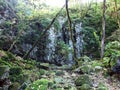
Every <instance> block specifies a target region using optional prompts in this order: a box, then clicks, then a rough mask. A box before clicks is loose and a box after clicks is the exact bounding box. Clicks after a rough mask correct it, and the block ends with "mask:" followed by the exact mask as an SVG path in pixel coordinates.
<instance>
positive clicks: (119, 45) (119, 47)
mask: <svg viewBox="0 0 120 90" xmlns="http://www.w3.org/2000/svg"><path fill="white" fill-rule="evenodd" d="M118 56H120V42H118V41H113V42H109V43H108V44H107V45H106V46H105V57H104V58H103V65H104V66H106V67H108V66H109V65H111V66H114V65H115V63H116V60H117V57H118Z"/></svg>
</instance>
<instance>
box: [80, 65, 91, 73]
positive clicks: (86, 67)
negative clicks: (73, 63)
mask: <svg viewBox="0 0 120 90" xmlns="http://www.w3.org/2000/svg"><path fill="white" fill-rule="evenodd" d="M80 69H81V70H82V72H83V73H87V74H90V73H91V72H93V68H92V66H91V65H84V66H82V67H81V68H80Z"/></svg>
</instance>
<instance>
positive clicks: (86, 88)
mask: <svg viewBox="0 0 120 90" xmlns="http://www.w3.org/2000/svg"><path fill="white" fill-rule="evenodd" d="M79 90H91V86H90V85H89V84H83V85H82V86H80V87H79Z"/></svg>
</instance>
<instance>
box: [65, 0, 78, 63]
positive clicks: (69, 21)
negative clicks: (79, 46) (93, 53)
mask: <svg viewBox="0 0 120 90" xmlns="http://www.w3.org/2000/svg"><path fill="white" fill-rule="evenodd" d="M66 13H67V17H68V25H69V32H70V40H71V41H72V43H73V51H74V52H73V59H74V61H75V64H77V57H76V47H75V40H74V37H73V30H72V21H71V18H70V15H69V10H68V0H66Z"/></svg>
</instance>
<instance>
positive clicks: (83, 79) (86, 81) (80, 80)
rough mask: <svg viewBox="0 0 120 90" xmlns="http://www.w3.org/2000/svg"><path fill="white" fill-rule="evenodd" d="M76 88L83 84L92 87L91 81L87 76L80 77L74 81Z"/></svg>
mask: <svg viewBox="0 0 120 90" xmlns="http://www.w3.org/2000/svg"><path fill="white" fill-rule="evenodd" d="M75 84H76V86H82V85H83V84H88V85H90V86H92V80H91V78H90V77H89V75H80V76H79V77H78V78H77V79H76V80H75Z"/></svg>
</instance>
